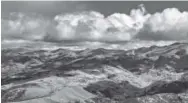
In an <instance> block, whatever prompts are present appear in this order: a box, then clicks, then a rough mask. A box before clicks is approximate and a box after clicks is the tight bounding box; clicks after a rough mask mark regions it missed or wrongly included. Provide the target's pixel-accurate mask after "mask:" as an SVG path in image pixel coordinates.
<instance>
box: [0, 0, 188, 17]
mask: <svg viewBox="0 0 188 103" xmlns="http://www.w3.org/2000/svg"><path fill="white" fill-rule="evenodd" d="M139 4H144V5H145V7H146V9H147V11H148V12H149V13H155V12H161V11H162V10H164V9H165V8H172V7H174V8H178V9H179V10H180V11H188V6H187V5H188V2H187V1H2V7H1V8H2V17H4V16H6V14H7V13H10V12H37V13H40V14H42V15H45V16H49V17H54V16H55V15H57V14H60V13H67V12H80V11H90V10H92V11H98V12H100V13H102V14H104V15H105V16H108V15H110V14H113V13H115V12H119V13H126V14H128V13H129V12H130V10H131V9H133V8H135V7H137V6H138V5H139Z"/></svg>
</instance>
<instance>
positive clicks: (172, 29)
mask: <svg viewBox="0 0 188 103" xmlns="http://www.w3.org/2000/svg"><path fill="white" fill-rule="evenodd" d="M187 27H188V12H185V11H184V12H180V11H179V10H178V9H176V8H167V9H165V10H164V11H163V12H161V13H155V14H153V15H151V16H150V17H149V18H148V20H147V21H146V22H145V24H144V26H143V28H142V29H141V30H140V33H138V34H137V37H138V38H140V39H152V40H188V29H187Z"/></svg>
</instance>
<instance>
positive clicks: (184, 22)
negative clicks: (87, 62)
mask: <svg viewBox="0 0 188 103" xmlns="http://www.w3.org/2000/svg"><path fill="white" fill-rule="evenodd" d="M187 27H188V12H186V11H184V12H180V11H179V10H178V9H176V8H167V9H165V10H164V11H162V12H161V13H155V14H149V13H147V11H146V10H145V8H144V6H143V5H139V7H138V8H137V9H133V10H131V11H130V14H129V15H128V14H122V13H114V14H112V15H110V16H108V17H105V16H104V15H103V14H101V13H99V12H95V11H90V12H77V13H71V14H59V15H56V16H55V17H54V18H53V20H49V19H46V18H44V17H42V16H38V15H35V14H32V15H31V14H29V15H28V14H23V13H12V14H10V18H9V19H3V20H2V38H3V39H7V38H9V39H10V38H14V39H15V38H18V39H28V40H41V41H49V42H52V41H53V42H61V41H99V42H117V41H129V40H133V39H149V40H187V39H188V29H187Z"/></svg>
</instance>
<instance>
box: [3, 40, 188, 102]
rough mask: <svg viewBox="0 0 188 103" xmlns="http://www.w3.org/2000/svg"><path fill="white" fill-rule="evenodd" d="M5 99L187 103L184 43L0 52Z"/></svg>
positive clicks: (187, 48) (187, 67) (187, 55)
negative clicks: (125, 47)
mask: <svg viewBox="0 0 188 103" xmlns="http://www.w3.org/2000/svg"><path fill="white" fill-rule="evenodd" d="M1 58H2V59H1V60H2V69H1V71H2V77H1V80H2V86H1V87H2V101H3V102H6V103H39V102H40V103H77V102H83V103H84V102H85V103H187V101H188V98H187V97H188V93H187V90H188V81H187V80H188V78H187V77H188V76H187V74H188V72H187V70H188V44H187V43H174V44H170V45H166V46H149V47H141V48H135V49H127V50H126V49H122V50H120V49H114V48H113V49H112V48H111V49H104V48H97V49H81V50H70V49H65V48H64V49H63V48H59V49H55V50H39V49H38V50H35V49H33V50H31V49H26V48H12V49H3V50H2V57H1Z"/></svg>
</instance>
